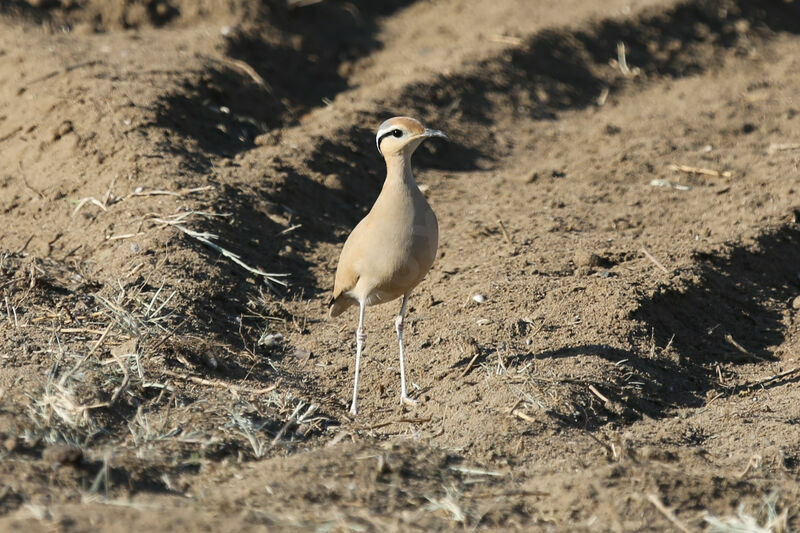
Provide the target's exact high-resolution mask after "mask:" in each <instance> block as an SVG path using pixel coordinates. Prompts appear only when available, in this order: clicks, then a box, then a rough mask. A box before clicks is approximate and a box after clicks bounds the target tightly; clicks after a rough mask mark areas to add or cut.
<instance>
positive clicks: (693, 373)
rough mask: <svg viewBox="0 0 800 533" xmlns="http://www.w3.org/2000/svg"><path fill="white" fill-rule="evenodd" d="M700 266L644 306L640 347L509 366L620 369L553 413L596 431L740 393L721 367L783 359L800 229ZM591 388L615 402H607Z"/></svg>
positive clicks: (597, 349) (577, 390) (578, 381)
mask: <svg viewBox="0 0 800 533" xmlns="http://www.w3.org/2000/svg"><path fill="white" fill-rule="evenodd" d="M698 260H699V261H701V264H700V265H699V267H698V271H697V276H696V281H695V282H693V283H692V284H691V285H689V286H682V287H678V288H669V287H667V288H666V289H665V290H663V291H661V292H660V293H658V294H656V295H655V296H653V297H652V298H647V299H644V300H642V301H641V303H640V306H639V309H638V310H637V311H636V312H635V313H634V314H633V316H632V317H631V318H633V319H634V320H636V321H638V322H639V324H640V327H639V328H638V329H639V332H640V333H639V334H638V336H637V338H634V339H631V344H632V345H634V346H637V347H638V348H637V349H633V350H629V349H621V348H617V347H613V346H609V345H597V344H593V345H580V346H573V347H564V348H558V349H555V350H548V351H545V352H539V353H526V354H521V355H518V356H515V357H512V358H511V359H510V360H509V362H510V363H511V364H512V365H519V364H524V363H525V362H527V361H530V360H532V359H537V360H541V359H561V358H587V357H588V358H591V357H599V358H602V359H605V360H608V361H610V362H612V363H614V365H613V367H609V368H608V370H607V372H605V373H604V374H603V376H604V381H602V382H601V381H595V380H593V375H592V374H591V373H589V374H587V375H586V376H584V377H580V378H566V379H563V380H560V381H561V383H563V384H566V385H567V387H568V388H569V389H570V391H571V392H570V397H571V400H570V401H571V403H570V406H571V407H570V409H568V410H565V411H559V410H553V411H552V412H550V414H551V416H553V417H554V418H555V419H557V420H559V421H560V422H561V423H562V424H564V425H568V426H578V427H585V428H587V429H596V428H597V427H600V426H602V425H604V424H606V423H608V422H611V421H622V422H626V423H630V422H633V421H636V420H638V419H639V418H641V416H643V415H646V416H648V417H652V418H660V417H663V416H665V415H667V414H668V413H669V412H670V411H671V410H673V409H677V408H684V407H699V406H701V405H703V404H704V402H705V401H706V400H705V398H706V395H707V393H708V392H709V391H712V390H718V391H719V392H723V393H732V392H733V389H730V387H727V386H726V385H723V384H722V383H720V382H719V380H718V374H717V366H718V365H723V366H724V365H729V364H740V363H743V362H750V363H757V364H762V363H764V362H765V361H768V360H773V359H774V354H773V349H774V347H776V346H777V345H780V344H781V343H782V342H783V340H784V334H785V332H784V328H785V325H784V324H783V322H782V311H783V310H784V309H785V308H786V306H787V305H788V302H789V301H790V300H791V298H792V297H793V296H795V295H796V294H797V293H798V291H800V279H798V277H797V269H798V267H797V265H800V230H798V229H797V228H795V227H783V228H780V229H778V230H776V231H773V232H771V233H767V234H765V235H762V236H761V237H760V238H759V239H758V241H757V243H756V244H755V245H753V246H739V247H734V248H733V249H732V250H731V251H730V252H728V253H726V254H724V255H719V256H717V255H705V256H703V257H698ZM796 379H798V378H797V377H796V376H789V377H787V380H789V381H791V380H796ZM776 382H777V383H780V384H784V383H786V382H787V381H786V380H782V381H776ZM588 385H592V386H593V387H595V389H596V390H597V391H599V392H600V394H602V395H603V396H604V397H606V398H608V400H609V401H608V402H602V401H599V400H598V397H597V395H593V394H592V393H590V392H589V391H588V388H587V387H588Z"/></svg>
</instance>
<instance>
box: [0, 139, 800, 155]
mask: <svg viewBox="0 0 800 533" xmlns="http://www.w3.org/2000/svg"><path fill="white" fill-rule="evenodd" d="M1 140H2V139H0V141H1ZM785 150H800V143H786V144H781V143H772V144H770V145H769V148H767V153H768V154H774V153H775V152H783V151H785Z"/></svg>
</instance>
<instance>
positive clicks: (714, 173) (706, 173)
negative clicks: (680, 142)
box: [669, 163, 731, 178]
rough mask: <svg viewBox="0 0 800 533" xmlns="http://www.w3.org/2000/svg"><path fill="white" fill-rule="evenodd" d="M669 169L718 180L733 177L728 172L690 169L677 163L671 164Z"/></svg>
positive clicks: (697, 168) (698, 168)
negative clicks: (712, 177)
mask: <svg viewBox="0 0 800 533" xmlns="http://www.w3.org/2000/svg"><path fill="white" fill-rule="evenodd" d="M669 168H670V169H672V170H677V171H680V172H686V173H687V174H703V175H704V176H714V177H716V178H730V177H731V173H730V172H729V171H727V170H723V171H722V172H720V171H719V170H714V169H710V168H700V167H690V166H689V165H678V164H677V163H673V164H671V165H670V166H669Z"/></svg>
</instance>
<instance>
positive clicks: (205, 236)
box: [153, 218, 289, 287]
mask: <svg viewBox="0 0 800 533" xmlns="http://www.w3.org/2000/svg"><path fill="white" fill-rule="evenodd" d="M153 220H154V221H156V222H158V223H161V224H165V225H168V226H173V227H175V228H177V229H179V230H181V231H182V232H183V233H185V234H186V235H188V236H190V237H194V238H195V239H197V240H198V241H200V242H202V243H203V244H205V245H206V246H208V247H210V248H213V249H214V250H216V251H217V252H219V253H221V254H222V255H224V256H225V257H227V258H228V259H230V260H231V261H233V262H234V263H236V264H237V265H239V266H240V267H242V268H244V269H245V270H247V271H248V272H251V273H253V274H256V275H258V276H262V277H264V278H265V279H266V280H267V281H268V282H272V283H277V284H278V285H282V286H284V287H287V286H288V285H287V284H286V282H285V281H282V280H280V279H278V278H283V277H286V276H288V275H289V274H274V273H270V272H264V271H263V270H261V269H258V268H253V267H251V266H250V265H248V264H247V263H245V262H244V261H242V258H241V257H240V256H238V255H236V254H235V253H233V252H231V251H229V250H226V249H225V248H223V247H222V246H220V245H218V244H215V243H213V242H211V241H210V240H209V239H218V238H219V236H218V235H214V234H213V233H199V232H197V231H192V230H190V229H189V228H186V227H184V226H181V225H180V224H177V223H175V222H174V221H169V220H164V219H162V218H155V219H153Z"/></svg>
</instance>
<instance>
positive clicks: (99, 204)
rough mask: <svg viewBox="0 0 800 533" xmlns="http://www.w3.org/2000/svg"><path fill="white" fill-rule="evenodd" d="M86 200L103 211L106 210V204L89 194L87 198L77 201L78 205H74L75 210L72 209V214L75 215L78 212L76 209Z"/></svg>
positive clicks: (78, 209)
mask: <svg viewBox="0 0 800 533" xmlns="http://www.w3.org/2000/svg"><path fill="white" fill-rule="evenodd" d="M87 202H91V203H93V204H94V205H96V206H97V207H99V208H100V209H102V210H103V211H108V209H107V208H106V206H105V205H104V204H103V203H102V202H100V200H98V199H97V198H95V197H93V196H89V197H87V198H82V199H81V201H80V202H78V205H76V206H75V210H74V211H72V216H73V217H75V215H77V214H78V211H80V210H81V207H83V206H84V205H85V204H86V203H87Z"/></svg>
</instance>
